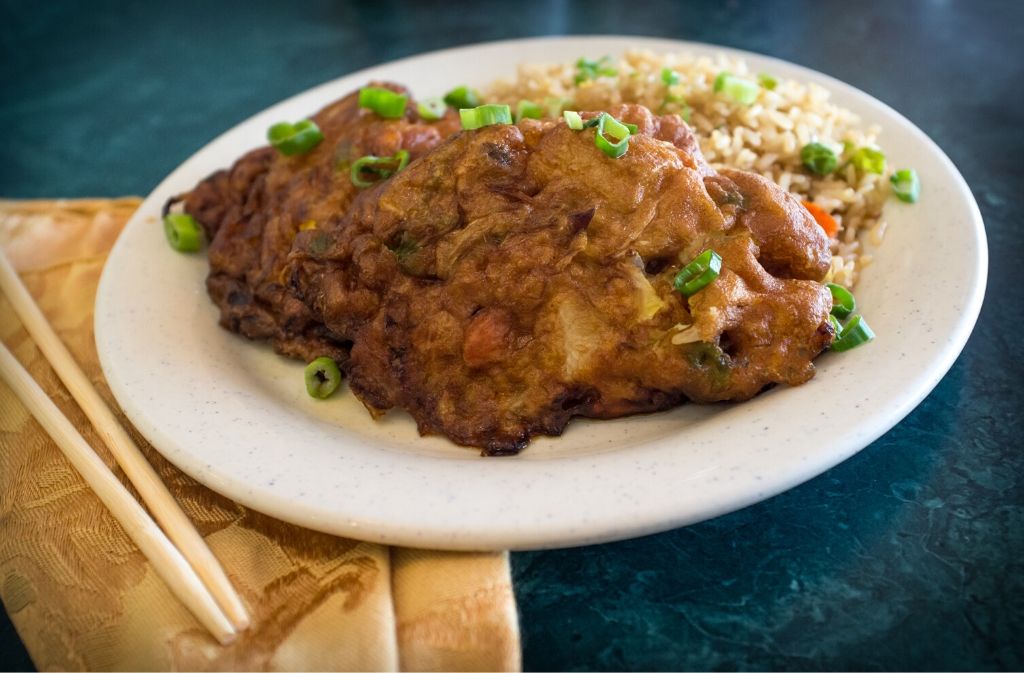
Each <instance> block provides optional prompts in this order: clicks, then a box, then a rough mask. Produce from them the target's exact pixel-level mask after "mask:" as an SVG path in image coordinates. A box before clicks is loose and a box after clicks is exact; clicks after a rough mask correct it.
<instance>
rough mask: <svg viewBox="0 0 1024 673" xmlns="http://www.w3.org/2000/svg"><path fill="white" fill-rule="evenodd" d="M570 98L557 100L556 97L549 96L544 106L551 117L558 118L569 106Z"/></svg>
mask: <svg viewBox="0 0 1024 673" xmlns="http://www.w3.org/2000/svg"><path fill="white" fill-rule="evenodd" d="M568 102H569V99H568V98H556V97H554V96H548V97H547V98H545V99H544V106H545V107H546V108H547V109H548V116H549V117H557V116H558V115H560V114H562V110H563V109H564V108H565V106H566V104H568Z"/></svg>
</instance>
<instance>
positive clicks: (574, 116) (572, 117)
mask: <svg viewBox="0 0 1024 673" xmlns="http://www.w3.org/2000/svg"><path fill="white" fill-rule="evenodd" d="M562 116H563V117H564V118H565V123H566V124H567V125H568V126H569V128H571V129H572V130H573V131H581V130H583V117H581V116H580V113H579V112H574V111H573V110H566V111H565V112H563V113H562Z"/></svg>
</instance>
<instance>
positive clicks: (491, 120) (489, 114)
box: [459, 103, 512, 130]
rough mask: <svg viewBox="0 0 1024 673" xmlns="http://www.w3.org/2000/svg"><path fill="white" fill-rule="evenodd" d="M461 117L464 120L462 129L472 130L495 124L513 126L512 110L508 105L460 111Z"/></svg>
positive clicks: (493, 105)
mask: <svg viewBox="0 0 1024 673" xmlns="http://www.w3.org/2000/svg"><path fill="white" fill-rule="evenodd" d="M459 117H460V118H461V119H462V128H464V129H467V130H472V129H479V128H483V127H484V126H492V125H494V124H511V123H512V110H511V109H510V108H509V106H507V105H495V104H493V103H491V104H488V105H480V106H478V107H475V108H471V109H468V110H466V109H462V110H459Z"/></svg>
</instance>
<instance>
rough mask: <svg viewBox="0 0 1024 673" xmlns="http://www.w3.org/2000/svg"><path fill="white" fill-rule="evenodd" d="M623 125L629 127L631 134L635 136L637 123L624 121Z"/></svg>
mask: <svg viewBox="0 0 1024 673" xmlns="http://www.w3.org/2000/svg"><path fill="white" fill-rule="evenodd" d="M622 125H623V126H625V127H626V128H627V129H629V135H631V136H635V135H636V131H637V125H636V124H630V123H629V122H622Z"/></svg>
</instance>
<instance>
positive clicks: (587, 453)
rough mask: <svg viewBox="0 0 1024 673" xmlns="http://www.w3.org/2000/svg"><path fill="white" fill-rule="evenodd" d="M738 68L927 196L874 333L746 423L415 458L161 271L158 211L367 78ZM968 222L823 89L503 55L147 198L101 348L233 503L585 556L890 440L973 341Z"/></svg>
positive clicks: (596, 433) (364, 533)
mask: <svg viewBox="0 0 1024 673" xmlns="http://www.w3.org/2000/svg"><path fill="white" fill-rule="evenodd" d="M633 47H647V48H650V49H653V50H655V51H691V52H697V53H703V54H709V55H713V54H715V53H723V52H724V53H732V54H734V55H738V56H742V57H744V58H746V59H747V60H748V62H749V63H750V65H751V66H752V68H753V69H754V71H770V72H772V73H775V74H777V75H780V76H783V77H792V78H796V79H800V80H804V81H812V82H817V83H819V84H821V85H822V86H825V87H826V88H828V89H829V90H831V91H832V93H833V96H834V100H835V101H836V102H838V103H839V104H840V105H843V106H845V107H848V108H850V109H852V110H853V111H855V112H856V113H858V114H859V115H860V116H861V118H862V119H863V120H864V121H865V122H867V123H877V124H879V125H880V126H881V127H882V129H883V133H882V136H881V140H882V142H883V144H884V147H885V150H886V153H887V155H888V156H889V158H890V160H891V161H893V162H894V164H896V165H899V166H914V167H916V168H917V170H918V171H919V173H920V176H921V181H922V183H923V185H924V192H923V196H922V198H921V200H920V202H919V203H917V204H916V205H914V206H908V205H904V204H901V203H899V202H897V201H893V202H892V203H891V204H890V205H889V206H888V210H887V214H886V216H887V218H888V220H889V223H890V226H889V234H888V237H887V240H886V243H885V245H884V246H883V248H882V249H881V250H880V251H879V252H878V253H877V254H876V255H875V261H874V264H873V265H871V266H870V267H868V268H867V269H866V270H865V271H864V273H863V276H862V279H861V282H860V285H859V287H858V289H857V297H858V300H859V303H860V305H861V307H862V309H863V311H864V312H865V314H866V315H867V317H868V318H869V320H870V322H871V325H872V326H873V327H874V329H875V331H876V332H877V334H878V339H877V340H876V341H875V342H874V343H873V344H871V345H869V346H867V347H864V348H859V349H857V350H854V351H850V352H848V353H845V354H842V355H837V354H826V355H824V356H822V357H821V358H820V359H819V361H818V365H819V367H818V374H817V376H816V377H815V378H814V379H813V380H812V381H811V382H810V383H808V384H806V385H803V386H800V387H798V388H781V389H775V390H773V391H771V392H769V393H767V394H765V395H762V396H760V397H759V398H757V399H755V400H753V401H751V402H748V403H745V404H740V405H735V406H731V405H720V406H685V407H682V408H679V409H676V410H673V411H669V412H664V413H658V414H652V415H647V416H637V417H633V418H627V419H621V420H616V421H576V422H574V423H572V424H571V425H570V427H569V429H568V430H567V432H566V433H565V435H564V436H562V437H560V438H541V439H538V440H536V441H534V443H533V444H532V445H531V446H530V447H529V448H528V449H527V450H526V451H525V452H524V453H522V454H521V455H519V456H517V457H515V458H481V457H480V456H479V455H477V452H476V451H475V450H473V449H466V448H460V447H457V446H454V445H453V444H451V443H449V442H448V441H447V440H444V439H440V438H437V437H430V438H421V437H419V436H418V435H417V433H416V430H415V426H414V424H413V422H412V420H411V419H410V418H409V417H408V416H407V415H405V414H404V413H402V412H393V413H390V414H388V416H387V417H386V418H385V419H384V420H382V421H380V422H375V421H373V420H371V419H370V417H369V415H368V414H367V413H366V411H365V410H364V409H363V408H362V406H361V404H360V403H359V402H358V401H357V400H355V399H354V397H353V396H352V395H351V394H350V393H347V392H343V394H340V395H336V396H335V397H334V398H333V399H331V400H329V401H326V402H320V401H316V400H313V399H311V398H309V397H308V396H307V395H306V392H305V388H304V386H303V377H302V365H301V364H300V363H297V362H293V361H290V360H286V359H284V358H281V357H278V356H277V355H275V354H274V353H273V352H272V351H271V350H270V349H269V348H267V347H265V346H262V345H258V344H253V343H250V342H248V341H246V340H244V339H241V338H239V337H236V336H234V335H231V334H229V333H227V332H225V331H223V330H222V329H220V328H219V327H218V326H217V310H216V309H215V308H214V306H213V305H212V304H211V303H210V301H209V300H208V299H207V297H206V293H205V290H204V285H203V281H204V278H205V276H206V260H205V258H204V256H203V255H196V256H186V255H179V254H175V253H173V252H172V251H170V250H169V249H168V247H167V244H166V242H165V241H164V237H163V233H162V230H161V227H160V225H159V214H160V207H161V205H162V204H163V203H164V202H165V201H166V200H167V198H168V197H169V196H171V195H173V194H176V193H179V192H182V191H185V190H187V189H189V188H191V186H192V185H194V184H195V183H196V182H197V181H198V180H200V179H202V178H203V177H205V176H206V175H208V174H209V173H211V172H212V171H214V170H216V169H219V168H223V167H226V166H229V165H230V164H231V163H232V162H233V161H234V160H235V159H236V158H237V157H239V156H240V155H241V154H242V153H243V152H244V151H246V150H248V149H250V148H252V147H255V146H257V145H260V144H262V143H263V142H264V140H263V139H264V133H265V131H266V128H267V127H268V126H269V125H270V124H271V123H273V122H276V121H279V120H281V119H299V118H302V117H304V116H307V115H308V114H309V113H311V112H312V111H314V110H317V109H319V108H320V107H321V106H322V105H324V104H326V103H327V102H329V101H331V100H333V99H335V98H338V97H340V96H342V95H344V94H346V93H348V92H349V91H351V90H353V89H355V88H357V87H359V86H361V85H363V84H365V83H366V82H367V80H369V79H371V78H381V79H391V80H395V81H399V82H404V83H407V84H410V85H411V86H412V87H413V89H414V91H415V92H416V93H417V94H419V95H420V96H429V95H438V94H440V93H443V92H444V91H445V90H446V89H447V88H449V87H450V86H452V85H453V84H457V83H468V84H483V83H484V82H487V81H489V80H491V79H493V78H495V77H497V76H502V75H506V74H511V73H512V72H513V70H514V68H515V66H516V65H517V64H518V63H519V61H520V60H521V59H522V57H523V55H524V54H529V56H530V60H533V61H564V60H572V59H575V58H577V57H578V56H580V55H584V54H585V55H591V56H593V55H603V54H612V55H615V54H619V53H621V52H623V51H624V50H626V49H627V48H633ZM986 269H987V249H986V244H985V233H984V228H983V224H982V221H981V216H980V214H979V212H978V208H977V205H976V204H975V202H974V199H973V198H972V196H971V193H970V191H969V189H968V188H967V185H966V184H965V183H964V180H963V178H962V177H961V176H960V174H959V173H958V172H957V170H956V168H955V167H954V166H953V164H952V163H951V162H950V160H949V159H948V158H947V157H946V155H945V154H943V153H942V151H941V150H940V149H939V148H938V147H937V146H936V145H935V144H934V143H933V142H932V141H931V140H930V139H929V138H928V137H927V136H925V134H924V133H922V132H921V131H920V130H918V129H917V128H916V127H915V126H914V125H912V124H911V123H910V122H909V121H907V120H906V119H904V118H903V117H901V116H900V115H899V114H898V113H896V112H895V111H893V110H892V109H890V108H888V107H886V106H885V105H884V104H882V103H880V102H878V101H877V100H875V99H873V98H871V97H870V96H868V95H866V94H864V93H862V92H860V91H858V90H856V89H854V88H852V87H850V86H847V85H845V84H843V83H841V82H839V81H836V80H834V79H831V78H829V77H827V76H825V75H822V74H819V73H816V72H814V71H811V70H807V69H805V68H802V67H798V66H795V65H792V64H789V63H785V62H782V61H778V60H774V59H769V58H765V57H762V56H758V55H756V54H750V53H742V52H735V51H732V50H727V49H722V48H719V47H713V46H708V45H700V44H693V43H683V42H672V41H665V40H653V39H642V38H636V37H628V38H626V37H587V38H556V39H539V40H528V41H513V42H498V43H491V44H483V45H478V46H472V47H464V48H459V49H452V50H447V51H441V52H435V53H431V54H425V55H423V56H417V57H414V58H409V59H404V60H401V61H396V62H393V63H388V64H385V65H381V66H378V67H374V68H370V69H368V70H364V71H361V72H357V73H354V74H352V75H349V76H347V77H342V78H341V79H338V80H335V81H333V82H330V83H328V84H324V85H322V86H319V87H316V88H314V89H311V90H309V91H307V92H305V93H302V94H300V95H298V96H295V97H293V98H290V99H288V100H286V101H284V102H282V103H280V104H278V105H275V106H274V107H272V108H270V109H268V110H265V111H263V112H261V113H259V114H257V115H256V116H255V117H252V118H251V119H249V120H248V121H246V122H244V123H242V124H240V125H239V126H237V127H236V128H234V129H232V130H230V131H228V132H227V133H225V134H224V135H222V136H220V137H219V138H217V139H216V140H214V141H213V142H212V143H210V144H209V145H207V146H206V147H205V148H203V149H202V150H200V151H199V152H198V153H196V154H195V155H194V156H193V157H192V158H190V159H189V160H188V161H186V162H185V163H184V164H182V165H181V166H180V167H179V168H178V169H177V170H175V171H174V172H173V173H172V174H171V175H170V176H169V177H168V178H167V179H166V180H164V181H163V182H162V183H161V184H160V186H159V187H157V189H156V190H155V191H154V192H153V193H152V194H150V195H149V197H148V198H147V199H146V201H145V203H143V205H142V207H141V208H140V209H139V211H138V213H136V215H135V216H134V217H133V218H132V220H131V222H129V224H128V226H127V228H126V229H125V231H124V233H123V234H122V235H121V238H120V240H118V242H117V245H116V247H115V248H114V251H113V253H112V254H111V256H110V260H109V261H108V263H107V266H106V269H105V270H104V273H103V279H102V282H101V283H100V288H99V296H98V299H97V306H96V340H97V345H98V348H99V353H100V357H101V360H102V363H103V370H104V372H105V374H106V376H107V380H108V381H109V383H110V386H111V388H112V389H113V391H114V394H115V395H116V396H117V399H118V401H119V402H120V404H121V406H122V407H123V408H124V410H125V411H126V412H127V414H128V416H129V417H130V418H131V419H132V421H133V422H134V423H135V425H136V426H137V427H138V429H139V430H140V431H141V432H142V433H143V434H144V435H145V436H146V437H147V438H149V440H150V441H151V442H152V443H153V444H154V445H155V446H156V447H157V448H158V449H159V450H160V452H161V453H163V455H165V456H166V457H167V458H168V459H169V460H171V461H172V462H173V463H174V464H176V465H177V466H178V467H180V468H181V469H182V470H184V471H185V472H186V473H188V474H190V475H192V476H193V477H195V478H196V479H198V480H199V481H201V482H203V483H204V484H206V485H207V486H209V487H210V488H212V489H214V490H216V491H219V492H221V493H223V494H225V495H227V496H229V497H231V498H233V499H235V500H237V501H239V502H241V503H244V504H245V505H248V506H250V507H252V508H254V509H257V510H260V511H262V512H265V513H267V514H270V515H273V516H276V517H279V518H281V519H284V520H287V521H291V522H294V523H296V524H300V525H303V526H308V527H310V528H315V529H320V530H324V531H328V532H332V533H337V534H339V535H345V536H350V537H354V538H361V539H366V540H373V541H379V542H385V543H396V544H403V545H411V546H417V547H436V548H447V549H499V548H530V547H558V546H569V545H578V544H585V543H592V542H599V541H605V540H613V539H618V538H625V537H631V536H636V535H642V534H645V533H652V532H655V531H659V530H664V529H668V528H672V527H675V526H681V525H684V524H688V523H692V522H695V521H699V520H701V519H706V518H709V517H713V516H716V515H718V514H722V513H724V512H728V511H731V510H735V509H738V508H740V507H744V506H745V505H749V504H751V503H754V502H757V501H759V500H762V499H764V498H767V497H769V496H771V495H774V494H776V493H779V492H780V491H783V490H785V489H788V488H790V487H792V486H795V485H796V484H799V483H801V482H803V481H805V480H807V479H809V478H811V477H813V476H815V475H817V474H820V473H821V472H822V471H824V470H826V469H828V468H829V467H831V466H833V465H835V464H836V463H838V462H840V461H842V460H844V459H846V458H848V457H849V456H851V455H852V454H854V453H856V452H857V451H859V450H860V449H861V448H863V447H864V446H866V445H867V444H868V443H870V442H871V441H872V440H874V439H875V438H877V437H878V436H880V435H881V434H882V433H884V432H885V431H887V430H888V429H889V428H891V427H892V426H893V425H895V424H896V423H897V422H898V421H899V420H900V419H901V418H903V417H904V416H905V415H906V414H907V413H909V412H910V410H911V409H913V408H914V407H915V406H916V405H917V404H918V403H919V402H920V401H921V400H922V399H923V398H924V396H925V395H926V394H927V393H928V392H929V391H930V390H931V389H932V388H933V387H934V386H935V385H936V383H938V381H939V379H940V378H942V376H943V375H944V374H945V373H946V371H947V370H948V369H949V367H950V366H951V365H952V363H953V361H954V359H955V358H956V357H957V354H958V353H959V352H960V350H961V348H962V347H963V345H964V342H965V341H966V340H967V337H968V335H969V334H970V331H971V329H972V327H973V326H974V321H975V318H976V317H977V314H978V310H979V308H980V306H981V301H982V296H983V294H984V288H985V278H986Z"/></svg>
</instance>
